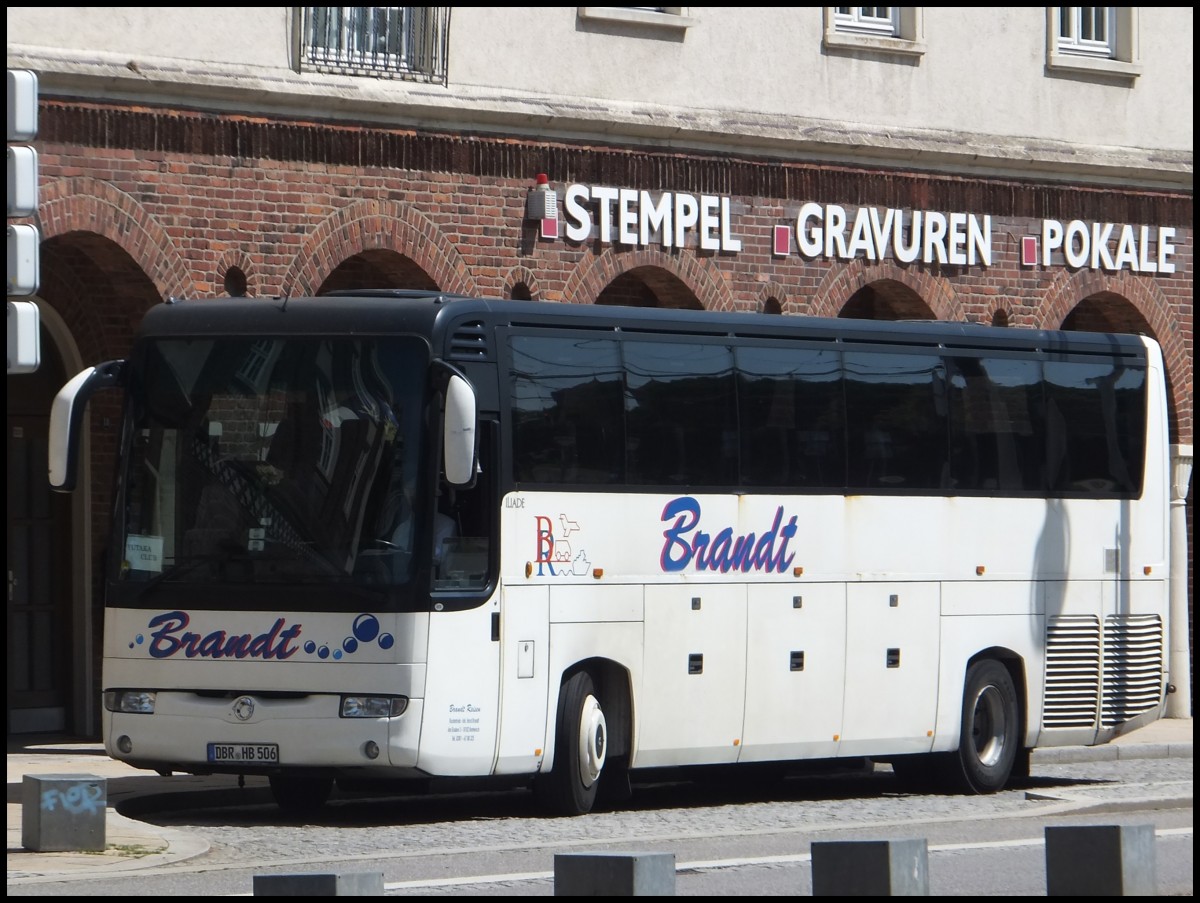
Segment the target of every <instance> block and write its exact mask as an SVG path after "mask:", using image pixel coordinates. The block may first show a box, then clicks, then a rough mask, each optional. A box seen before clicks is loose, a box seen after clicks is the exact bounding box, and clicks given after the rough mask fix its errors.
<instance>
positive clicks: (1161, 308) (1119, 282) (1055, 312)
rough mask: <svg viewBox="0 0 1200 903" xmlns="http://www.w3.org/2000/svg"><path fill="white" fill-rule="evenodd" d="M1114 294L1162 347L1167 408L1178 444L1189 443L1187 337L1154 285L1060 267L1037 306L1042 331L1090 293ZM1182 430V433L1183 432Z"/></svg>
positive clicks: (1137, 278) (1055, 324)
mask: <svg viewBox="0 0 1200 903" xmlns="http://www.w3.org/2000/svg"><path fill="white" fill-rule="evenodd" d="M1099 294H1105V295H1115V296H1118V297H1119V298H1120V299H1121V301H1122V302H1123V303H1126V304H1129V305H1130V306H1131V307H1132V308H1133V309H1134V310H1135V311H1137V313H1138V314H1139V315H1140V316H1141V317H1142V319H1143V320H1145V321H1146V324H1147V325H1148V326H1149V327H1150V334H1151V336H1153V338H1154V339H1155V340H1156V341H1157V342H1158V344H1159V345H1161V346H1162V352H1163V364H1164V366H1165V367H1166V369H1167V373H1166V376H1167V384H1168V385H1169V386H1170V390H1171V395H1172V398H1171V401H1170V404H1171V409H1172V412H1173V414H1174V417H1175V425H1176V428H1177V431H1178V432H1179V438H1178V439H1177V440H1176V441H1179V442H1191V441H1192V439H1191V435H1190V433H1191V423H1192V401H1191V391H1190V387H1191V385H1192V358H1191V355H1190V354H1189V353H1188V347H1187V337H1186V336H1184V335H1183V333H1182V332H1181V329H1180V326H1181V324H1180V318H1178V317H1173V316H1171V305H1170V302H1169V301H1168V299H1167V298H1166V297H1165V296H1164V295H1163V293H1162V290H1161V289H1160V288H1159V286H1158V284H1157V283H1156V282H1155V281H1154V280H1152V279H1146V278H1143V277H1140V276H1137V275H1135V274H1133V273H1127V272H1121V273H1105V272H1102V271H1100V272H1098V271H1095V270H1078V271H1074V272H1072V271H1070V270H1065V269H1064V270H1060V271H1059V272H1058V273H1057V274H1056V275H1055V277H1054V280H1053V281H1052V282H1051V283H1050V285H1049V287H1048V288H1047V289H1046V294H1045V301H1044V303H1043V304H1041V305H1039V306H1038V310H1039V311H1040V312H1041V321H1040V322H1039V323H1038V326H1039V327H1040V328H1042V329H1058V328H1060V327H1061V326H1062V324H1063V322H1064V321H1065V320H1066V319H1067V316H1068V315H1069V314H1070V313H1071V311H1073V310H1074V309H1075V308H1076V307H1077V306H1078V305H1079V304H1080V302H1082V301H1084V300H1085V299H1087V298H1090V297H1092V296H1093V295H1099ZM1184 430H1187V432H1188V435H1186V436H1185V435H1183V431H1184Z"/></svg>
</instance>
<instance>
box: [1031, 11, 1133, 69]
mask: <svg viewBox="0 0 1200 903" xmlns="http://www.w3.org/2000/svg"><path fill="white" fill-rule="evenodd" d="M1046 51H1047V52H1046V67H1047V68H1048V69H1050V70H1052V71H1056V72H1060V73H1064V74H1078V75H1100V76H1117V77H1121V78H1129V79H1133V78H1136V77H1137V76H1138V75H1140V74H1141V71H1142V67H1141V60H1140V58H1139V52H1138V8H1137V7H1134V6H1050V7H1047V13H1046Z"/></svg>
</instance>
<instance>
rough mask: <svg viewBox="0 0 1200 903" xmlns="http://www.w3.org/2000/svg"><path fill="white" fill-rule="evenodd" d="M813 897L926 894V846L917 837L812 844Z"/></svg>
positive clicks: (927, 871) (915, 895) (927, 880)
mask: <svg viewBox="0 0 1200 903" xmlns="http://www.w3.org/2000/svg"><path fill="white" fill-rule="evenodd" d="M812 887H813V896H814V897H927V896H929V847H928V845H927V844H926V842H925V840H924V838H922V839H920V840H831V841H816V842H814V843H813V845H812Z"/></svg>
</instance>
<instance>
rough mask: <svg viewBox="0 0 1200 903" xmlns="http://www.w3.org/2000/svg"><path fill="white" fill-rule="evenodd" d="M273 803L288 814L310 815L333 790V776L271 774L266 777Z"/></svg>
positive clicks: (324, 801)
mask: <svg viewBox="0 0 1200 903" xmlns="http://www.w3.org/2000/svg"><path fill="white" fill-rule="evenodd" d="M268 780H269V781H270V784H271V795H272V796H273V797H275V803H276V805H278V806H279V808H280V809H282V810H283V811H284V812H287V813H288V814H290V815H310V814H312V813H313V812H316V811H317V810H319V809H320V808H321V807H322V806H324V805H325V803H326V801H327V800H328V799H329V794H330V793H332V792H333V778H323V777H300V776H297V775H293V774H273V775H271V776H270V778H269V779H268Z"/></svg>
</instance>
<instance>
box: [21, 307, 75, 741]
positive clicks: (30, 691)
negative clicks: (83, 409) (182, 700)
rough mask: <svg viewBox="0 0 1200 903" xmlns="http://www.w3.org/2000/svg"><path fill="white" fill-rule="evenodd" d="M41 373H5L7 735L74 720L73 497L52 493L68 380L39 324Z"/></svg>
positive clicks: (56, 726) (43, 729) (45, 729)
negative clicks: (54, 435) (55, 420)
mask: <svg viewBox="0 0 1200 903" xmlns="http://www.w3.org/2000/svg"><path fill="white" fill-rule="evenodd" d="M41 341H42V363H41V366H40V367H39V368H38V370H37V372H36V373H30V374H20V375H14V376H9V377H8V412H7V418H6V421H7V426H8V448H7V455H8V639H7V644H8V649H7V653H8V656H7V657H8V733H9V734H26V733H47V732H61V731H65V730H66V729H67V726H68V724H69V723H70V704H71V699H70V687H71V661H70V650H71V648H72V642H73V639H74V630H75V627H74V625H73V623H72V618H71V591H72V586H71V561H72V549H71V505H70V498H69V497H68V496H65V495H61V494H59V493H54V492H51V491H50V484H49V481H48V480H47V466H48V463H47V435H48V432H49V425H50V405H51V403H52V401H53V400H54V395H55V393H57V391H58V390H59V389H60V388H61V387H62V385H63V383H64V382H65V381H66V376H65V373H64V368H63V364H62V359H61V358H60V356H59V355H58V353H57V349H56V348H55V347H54V344H53V343H52V342H51V340H50V338H49V336H48V335H47V333H46V330H45V329H43V330H42V335H41Z"/></svg>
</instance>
